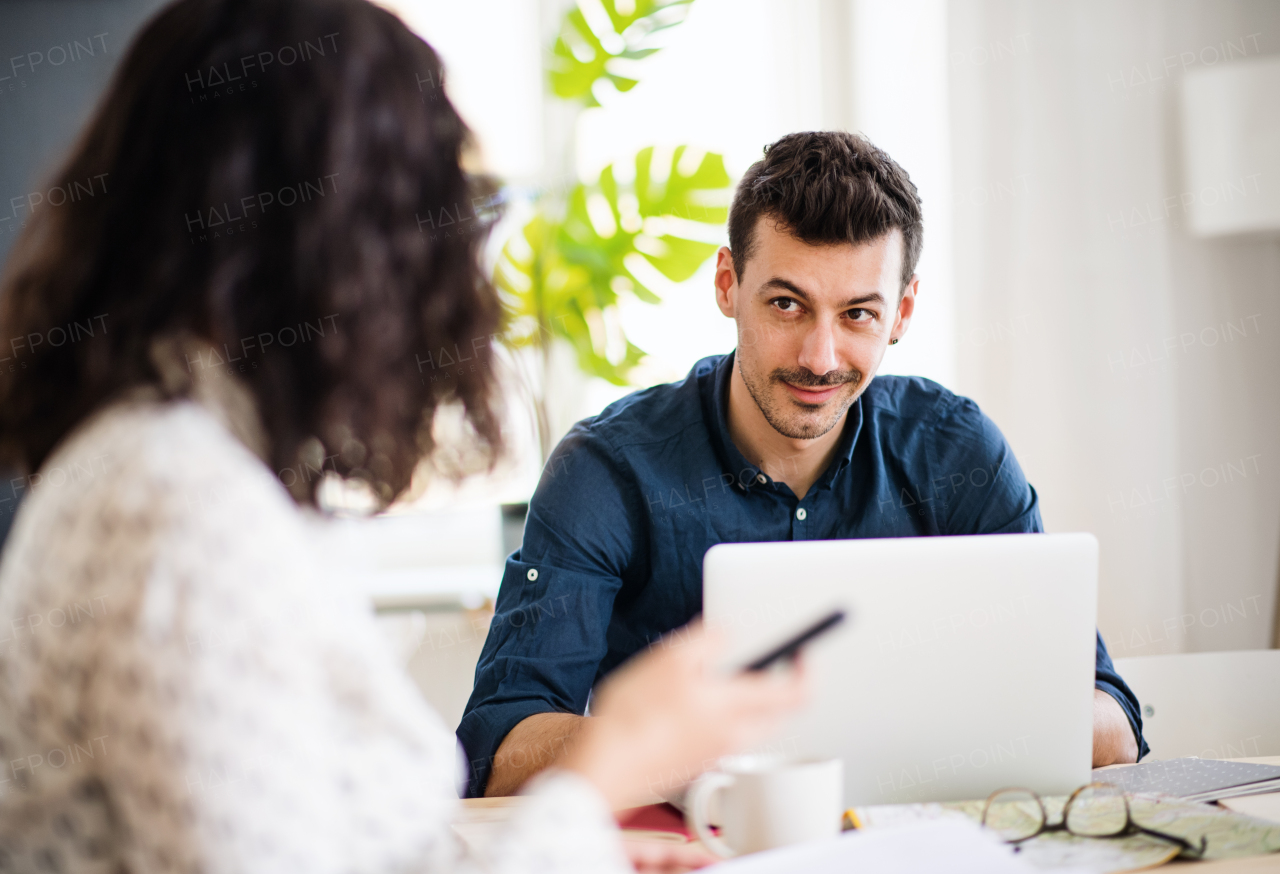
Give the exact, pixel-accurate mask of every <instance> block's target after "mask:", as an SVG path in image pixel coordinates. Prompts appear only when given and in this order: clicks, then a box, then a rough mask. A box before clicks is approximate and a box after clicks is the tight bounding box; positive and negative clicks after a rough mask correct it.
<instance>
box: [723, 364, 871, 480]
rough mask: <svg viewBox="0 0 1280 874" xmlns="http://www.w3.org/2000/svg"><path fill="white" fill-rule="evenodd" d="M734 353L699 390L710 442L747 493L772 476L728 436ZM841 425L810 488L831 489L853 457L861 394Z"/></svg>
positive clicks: (857, 431) (859, 427)
mask: <svg viewBox="0 0 1280 874" xmlns="http://www.w3.org/2000/svg"><path fill="white" fill-rule="evenodd" d="M734 355H735V353H734V352H730V353H729V354H728V355H725V356H723V357H721V359H720V361H719V363H717V364H716V365H715V368H714V369H713V370H712V371H711V372H710V373H709V374H707V377H706V378H704V379H703V380H701V385H700V391H701V395H702V409H703V414H704V418H705V419H706V422H707V430H708V431H709V432H710V433H711V443H712V445H713V446H714V447H715V450H716V454H717V456H719V458H720V462H721V464H723V465H724V469H725V473H727V474H730V475H731V476H733V480H734V483H735V485H736V486H737V487H738V488H739V489H740V490H741V491H744V492H749V491H751V490H752V489H753V488H761V487H772V486H773V479H772V477H770V476H769V475H768V474H766V473H764V472H763V471H761V470H760V468H759V467H757V466H756V465H754V464H752V463H751V462H750V461H748V460H747V459H746V457H745V456H744V455H743V454H742V453H741V452H740V451H739V450H738V447H737V446H736V445H735V444H734V442H733V439H732V438H731V437H730V436H729V380H730V378H731V377H732V376H733V366H734ZM843 428H844V431H843V432H842V433H841V434H840V444H839V447H838V448H837V449H836V454H835V457H834V458H832V460H831V464H829V465H827V469H826V470H825V471H823V472H822V476H820V477H818V480H817V482H815V483H814V484H813V489H811V490H810V491H814V490H818V489H829V488H831V486H832V484H833V483H834V482H835V478H836V477H837V476H839V475H840V472H841V471H842V470H844V469H845V468H846V467H848V466H849V462H850V461H851V460H852V459H853V447H854V446H855V445H856V444H857V441H858V434H859V433H860V432H861V431H862V396H861V395H859V396H858V399H857V400H856V401H854V402H853V405H852V406H851V407H849V412H848V414H847V415H846V416H845V420H844V425H843Z"/></svg>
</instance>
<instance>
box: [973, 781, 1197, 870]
mask: <svg viewBox="0 0 1280 874" xmlns="http://www.w3.org/2000/svg"><path fill="white" fill-rule="evenodd" d="M982 825H983V827H984V828H989V829H991V830H992V831H995V832H996V833H998V834H999V835H1000V836H1001V837H1002V838H1004V840H1005V842H1006V843H1009V844H1014V845H1015V847H1016V845H1017V844H1021V843H1022V842H1023V841H1029V840H1031V839H1032V838H1034V837H1036V836H1037V835H1041V834H1044V833H1045V832H1057V831H1065V832H1070V833H1071V834H1073V835H1079V836H1081V837H1087V838H1122V837H1127V836H1128V835H1133V834H1144V835H1151V836H1152V837H1156V838H1161V839H1163V840H1166V841H1170V842H1172V843H1174V844H1177V845H1178V846H1179V847H1180V848H1181V849H1182V852H1184V853H1186V854H1188V855H1190V856H1192V857H1195V858H1199V857H1201V856H1203V855H1204V852H1205V846H1206V843H1207V839H1206V838H1204V837H1203V836H1202V837H1201V838H1200V846H1198V847H1197V846H1195V845H1194V844H1192V843H1191V842H1189V841H1187V840H1185V839H1183V838H1180V837H1178V836H1177V835H1170V834H1165V833H1164V832H1158V831H1156V830H1155V829H1149V828H1146V827H1145V826H1141V825H1138V824H1137V823H1136V822H1134V821H1133V814H1132V812H1131V811H1130V810H1129V799H1128V797H1127V796H1126V795H1125V794H1124V791H1123V790H1122V789H1120V787H1119V786H1115V785H1113V784H1111V783H1090V784H1088V785H1087V786H1081V787H1080V788H1079V789H1077V790H1076V791H1075V792H1072V793H1071V797H1070V798H1068V799H1067V803H1066V804H1064V805H1063V807H1062V820H1061V821H1060V822H1056V823H1050V822H1049V817H1048V815H1047V814H1046V813H1045V809H1044V802H1043V801H1041V800H1040V796H1039V795H1037V794H1036V793H1034V792H1032V791H1031V790H1030V789H999V790H997V791H995V792H993V793H991V796H990V797H989V798H987V803H986V804H985V805H984V806H983V808H982Z"/></svg>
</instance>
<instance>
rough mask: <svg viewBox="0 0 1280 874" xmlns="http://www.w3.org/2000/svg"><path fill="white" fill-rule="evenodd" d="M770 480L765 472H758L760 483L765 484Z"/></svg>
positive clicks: (757, 478) (757, 479)
mask: <svg viewBox="0 0 1280 874" xmlns="http://www.w3.org/2000/svg"><path fill="white" fill-rule="evenodd" d="M768 481H769V480H768V478H767V477H765V475H764V474H762V473H758V474H756V482H758V483H760V485H764V484H765V483H767V482H768Z"/></svg>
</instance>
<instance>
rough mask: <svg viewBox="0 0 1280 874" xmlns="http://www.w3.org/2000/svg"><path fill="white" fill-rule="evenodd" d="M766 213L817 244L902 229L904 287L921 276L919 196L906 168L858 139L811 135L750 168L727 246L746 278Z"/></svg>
mask: <svg viewBox="0 0 1280 874" xmlns="http://www.w3.org/2000/svg"><path fill="white" fill-rule="evenodd" d="M761 216H767V217H769V218H770V219H773V220H775V221H777V222H778V223H779V224H780V228H779V229H780V230H785V231H787V232H788V233H790V234H792V235H793V236H794V237H795V238H796V239H798V240H801V241H802V242H805V243H809V244H811V245H830V244H836V243H852V244H853V245H858V244H860V243H866V242H869V241H871V240H875V239H878V238H880V237H881V236H883V235H884V234H886V233H888V232H889V231H891V230H892V229H894V228H897V229H898V230H899V231H901V232H902V285H903V286H904V287H905V286H906V284H907V282H908V281H909V280H910V279H911V275H912V274H913V273H915V269H916V262H917V261H918V260H919V259H920V249H921V247H922V246H923V244H924V221H923V217H922V213H921V210H920V195H919V194H918V193H916V186H915V184H914V183H912V181H911V178H910V177H909V176H907V171H906V170H903V169H902V168H901V167H899V166H898V165H897V164H896V163H895V162H894V160H893V159H892V158H890V157H889V156H888V155H887V154H885V153H884V152H883V151H881V150H880V149H878V148H876V147H875V146H874V145H872V144H871V142H870V141H869V140H867V139H866V138H864V137H861V136H859V135H857V134H851V133H845V132H844V131H805V132H803V133H794V134H787V135H786V136H785V137H783V138H782V139H780V140H778V141H777V142H776V143H774V144H773V145H771V146H767V147H765V150H764V157H763V158H762V159H760V160H759V161H756V162H755V163H754V164H752V165H751V167H750V169H748V170H747V172H746V175H744V176H743V177H742V181H741V182H739V183H738V190H737V192H736V193H735V194H734V196H733V206H732V207H731V208H730V210H729V249H730V250H731V251H732V252H733V269H734V270H735V271H736V272H737V274H738V281H742V276H743V273H744V272H745V270H746V266H747V261H748V259H750V258H751V255H752V251H753V249H754V246H755V229H756V224H757V223H758V220H759V218H760V217H761Z"/></svg>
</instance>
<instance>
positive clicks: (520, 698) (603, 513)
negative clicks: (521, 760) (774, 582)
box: [458, 420, 637, 797]
mask: <svg viewBox="0 0 1280 874" xmlns="http://www.w3.org/2000/svg"><path fill="white" fill-rule="evenodd" d="M589 421H590V420H588V422H587V423H583V424H580V425H578V426H576V427H575V428H574V430H573V431H571V432H570V434H569V435H568V436H567V437H566V438H565V439H564V440H563V441H562V442H561V444H560V446H559V447H557V449H556V452H555V453H554V454H553V455H552V457H551V459H550V461H548V463H547V467H546V469H545V471H544V473H543V477H542V480H541V482H540V483H539V485H538V489H537V491H536V492H535V493H534V496H533V499H532V501H531V502H530V505H529V517H528V519H527V521H526V523H525V533H524V542H523V544H522V545H521V548H520V549H519V550H517V551H516V552H515V553H513V554H512V555H511V556H510V557H509V558H508V559H507V563H506V568H505V571H504V573H503V577H502V586H501V588H500V589H499V592H498V602H497V605H496V608H495V611H494V617H493V623H492V624H491V625H490V628H489V635H488V638H487V639H486V640H485V645H484V649H483V651H482V652H481V655H480V661H479V663H478V664H477V666H476V676H475V688H474V689H473V690H472V693H471V699H470V700H469V701H468V702H467V708H466V712H465V714H464V715H463V718H462V722H461V724H460V725H459V726H458V739H459V740H460V741H461V743H462V746H463V748H464V749H465V750H466V753H467V758H468V760H469V762H470V780H469V784H468V794H469V795H470V796H473V797H474V796H479V795H483V794H484V789H485V786H486V785H487V783H488V781H489V774H490V772H491V770H492V767H493V759H494V754H495V753H496V752H497V749H498V746H499V745H500V744H501V743H502V740H503V738H505V737H506V736H507V734H508V732H510V731H511V729H512V728H514V727H515V726H516V725H517V724H518V723H519V722H521V721H522V720H524V719H525V718H527V717H529V716H532V715H534V714H536V713H577V714H581V713H584V712H585V710H586V707H587V699H588V696H589V695H590V692H591V687H592V686H593V685H594V683H595V681H596V679H597V674H598V672H599V668H600V662H601V660H602V659H603V658H604V656H605V654H606V652H607V651H608V639H607V633H608V628H609V621H610V618H611V617H612V615H613V606H614V599H615V597H616V596H617V593H618V591H619V589H620V588H621V587H622V584H623V575H624V574H625V573H626V569H627V567H628V566H629V563H630V561H631V557H632V554H633V547H634V543H635V537H636V531H635V526H636V524H637V520H636V515H637V514H636V513H635V512H634V507H632V506H630V504H631V503H632V502H633V501H634V495H635V494H636V489H635V487H634V485H633V483H632V481H631V480H630V478H629V477H627V476H626V474H625V473H624V472H623V471H622V470H621V469H620V465H619V463H618V462H617V461H616V456H615V454H614V453H613V452H612V451H611V448H610V447H609V445H608V444H607V443H606V442H605V441H604V440H603V439H602V438H600V437H599V435H596V434H593V433H592V432H591V429H590V424H589ZM555 752H556V751H554V750H549V751H548V753H551V754H554V753H555Z"/></svg>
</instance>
